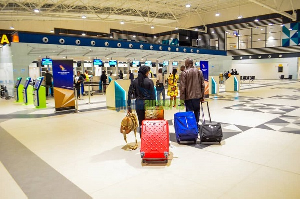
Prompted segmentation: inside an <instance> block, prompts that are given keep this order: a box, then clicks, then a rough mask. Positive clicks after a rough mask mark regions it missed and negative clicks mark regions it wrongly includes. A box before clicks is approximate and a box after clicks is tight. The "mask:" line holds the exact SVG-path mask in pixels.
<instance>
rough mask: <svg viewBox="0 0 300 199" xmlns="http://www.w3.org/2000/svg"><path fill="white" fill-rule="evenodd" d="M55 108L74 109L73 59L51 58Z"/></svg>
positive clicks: (59, 109) (57, 109) (60, 109)
mask: <svg viewBox="0 0 300 199" xmlns="http://www.w3.org/2000/svg"><path fill="white" fill-rule="evenodd" d="M52 67H53V86H54V101H55V110H56V111H62V110H70V109H75V96H74V90H73V60H53V62H52Z"/></svg>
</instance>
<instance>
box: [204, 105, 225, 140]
mask: <svg viewBox="0 0 300 199" xmlns="http://www.w3.org/2000/svg"><path fill="white" fill-rule="evenodd" d="M205 102H206V104H207V111H208V115H209V122H205V118H204V111H203V102H201V103H200V106H201V111H202V119H203V122H202V124H201V125H200V127H199V134H200V143H201V142H219V143H221V141H222V138H223V132H222V127H221V124H220V123H215V122H211V117H210V111H209V106H208V102H207V101H205ZM205 102H204V103H205Z"/></svg>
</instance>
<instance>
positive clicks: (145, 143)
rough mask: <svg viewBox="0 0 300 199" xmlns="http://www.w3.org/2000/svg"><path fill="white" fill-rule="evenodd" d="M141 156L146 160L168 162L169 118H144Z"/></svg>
mask: <svg viewBox="0 0 300 199" xmlns="http://www.w3.org/2000/svg"><path fill="white" fill-rule="evenodd" d="M141 131H142V137H141V158H142V159H143V162H146V161H164V162H168V156H169V123H168V121H167V120H143V122H142V128H141Z"/></svg>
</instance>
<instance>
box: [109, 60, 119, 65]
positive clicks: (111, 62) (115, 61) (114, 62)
mask: <svg viewBox="0 0 300 199" xmlns="http://www.w3.org/2000/svg"><path fill="white" fill-rule="evenodd" d="M108 64H109V66H117V60H109V62H108Z"/></svg>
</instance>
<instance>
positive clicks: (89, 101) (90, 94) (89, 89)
mask: <svg viewBox="0 0 300 199" xmlns="http://www.w3.org/2000/svg"><path fill="white" fill-rule="evenodd" d="M90 103H91V84H89V104H90Z"/></svg>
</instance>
